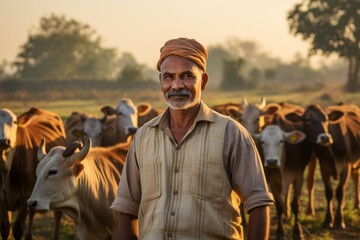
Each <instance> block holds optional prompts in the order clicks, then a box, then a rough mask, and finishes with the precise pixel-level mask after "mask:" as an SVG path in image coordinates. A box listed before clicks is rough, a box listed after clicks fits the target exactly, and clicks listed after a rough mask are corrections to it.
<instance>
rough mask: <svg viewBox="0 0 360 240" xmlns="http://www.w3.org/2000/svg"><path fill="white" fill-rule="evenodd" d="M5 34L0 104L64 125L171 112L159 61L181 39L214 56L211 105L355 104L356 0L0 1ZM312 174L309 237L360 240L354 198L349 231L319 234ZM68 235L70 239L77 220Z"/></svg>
mask: <svg viewBox="0 0 360 240" xmlns="http://www.w3.org/2000/svg"><path fill="white" fill-rule="evenodd" d="M0 34H1V41H0V108H4V107H6V108H9V109H11V110H12V111H14V113H16V114H20V113H22V112H24V111H27V110H28V109H29V108H30V107H41V108H45V109H48V110H51V111H55V112H57V113H58V114H60V115H61V117H62V118H63V120H64V121H65V120H66V119H67V117H68V116H69V115H70V114H71V112H73V111H79V112H87V113H92V114H95V115H99V116H100V115H101V112H100V108H101V107H102V106H104V105H113V106H115V105H116V104H117V103H118V101H119V100H120V99H121V98H123V97H128V98H131V99H132V100H133V101H134V102H135V103H136V104H140V103H142V102H147V103H150V104H151V105H153V106H154V107H156V108H162V109H164V108H165V107H166V105H165V103H164V101H163V97H162V95H161V93H160V91H159V85H158V72H157V70H156V63H157V60H158V57H159V50H160V48H161V46H163V44H164V43H165V42H166V41H167V40H169V39H171V38H178V37H188V38H195V39H196V40H198V41H199V42H201V43H202V44H204V45H205V47H206V48H207V49H208V52H209V57H208V62H207V64H208V67H207V68H208V73H209V76H210V80H209V82H208V86H207V89H206V90H205V91H204V95H203V99H204V100H205V102H207V103H208V105H210V106H211V105H216V104H222V103H226V102H236V103H240V102H241V99H242V98H243V97H246V98H247V100H248V101H249V102H252V103H259V102H260V98H261V97H266V99H267V101H268V102H290V103H295V104H299V105H302V106H304V107H305V106H306V105H308V104H313V103H317V104H321V105H331V104H338V103H349V104H355V105H357V106H359V104H360V93H359V90H360V85H359V78H360V74H359V72H360V1H359V0H337V1H332V0H252V1H245V0H226V1H208V0H207V1H206V0H196V1H193V0H192V1H191V0H183V1H169V0H152V1H139V0H131V1H130V0H122V1H118V0H105V1H96V0H76V1H73V0H61V1H57V0H15V1H14V0H1V1H0ZM317 174H318V175H317V182H318V184H317V185H316V197H317V199H316V210H317V212H316V216H307V215H305V213H302V215H300V218H301V222H302V224H303V227H304V229H305V230H304V231H305V232H306V239H358V237H359V234H360V228H359V226H360V225H359V222H360V217H359V212H358V210H356V209H353V208H352V207H351V206H352V205H353V204H352V202H351V201H350V203H349V207H347V208H346V210H345V217H346V221H347V227H348V228H347V230H346V231H341V230H334V231H331V232H330V231H328V230H326V229H323V228H322V227H321V223H322V221H323V218H324V213H325V208H326V206H325V195H324V189H323V184H322V182H321V177H320V173H319V172H318V173H317ZM349 184H350V185H351V184H352V182H350V183H349ZM348 189H350V190H348V192H347V195H350V196H349V197H348V198H350V199H351V200H352V199H353V196H352V193H351V191H352V190H353V187H351V186H349V187H348ZM306 194H307V193H306V189H304V198H305V197H306ZM305 202H306V201H305ZM347 206H348V205H347ZM304 208H305V205H302V209H304ZM272 211H274V209H272ZM300 212H304V211H303V210H300ZM272 216H274V215H272ZM37 218H38V220H41V221H37V222H35V223H34V224H35V225H36V227H35V230H34V236H36V238H35V239H49V238H50V236H51V235H52V229H51V227H52V222H51V221H50V223H49V221H48V219H49V218H50V217H49V218H47V217H44V215H40V216H38V217H37ZM274 221H275V220H274ZM289 221H290V224H288V225H287V226H288V227H287V229H286V231H287V237H289V236H291V227H290V225H292V224H293V223H291V221H293V220H291V219H290V220H289ZM273 225H274V226H273ZM273 225H272V235H271V236H272V239H273V236H274V234H273V233H274V231H275V228H274V227H275V224H273ZM61 231H62V232H61V234H62V239H72V238H73V225H72V223H71V221H68V222H66V221H65V223H64V225H63V226H62V230H61Z"/></svg>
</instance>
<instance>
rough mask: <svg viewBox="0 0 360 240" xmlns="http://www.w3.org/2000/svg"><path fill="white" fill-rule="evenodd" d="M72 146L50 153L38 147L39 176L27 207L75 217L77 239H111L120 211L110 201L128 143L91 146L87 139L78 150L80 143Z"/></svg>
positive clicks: (116, 185)
mask: <svg viewBox="0 0 360 240" xmlns="http://www.w3.org/2000/svg"><path fill="white" fill-rule="evenodd" d="M75 144H76V143H75ZM73 146H74V145H73ZM73 146H70V147H69V148H68V149H65V148H64V147H60V146H58V147H54V148H52V149H51V150H50V151H49V153H48V154H46V153H45V149H44V148H39V151H38V159H39V160H40V162H39V165H38V168H37V170H36V175H37V180H36V184H35V187H34V189H33V192H32V194H31V196H30V198H29V200H28V207H29V208H30V209H34V210H35V211H48V210H50V209H59V210H61V211H63V212H64V213H65V214H67V215H68V216H69V217H70V218H71V219H73V220H74V222H75V234H76V238H77V239H80V240H101V239H104V240H105V239H112V237H113V236H114V234H115V231H116V228H117V219H118V215H117V213H116V212H115V211H112V210H111V209H110V205H111V203H112V202H113V201H114V199H115V196H116V193H117V192H116V191H117V187H118V183H119V180H120V175H121V171H122V167H123V165H124V161H125V156H126V153H127V150H128V146H129V144H121V145H120V144H118V145H116V146H113V147H109V148H103V147H96V148H93V149H91V140H90V139H88V140H87V142H86V143H85V146H84V147H83V148H82V149H81V150H80V151H75V153H74V150H75V148H77V147H78V146H75V148H74V147H73ZM71 148H72V150H71ZM69 149H70V150H69Z"/></svg>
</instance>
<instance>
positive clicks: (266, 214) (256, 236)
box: [248, 206, 270, 240]
mask: <svg viewBox="0 0 360 240" xmlns="http://www.w3.org/2000/svg"><path fill="white" fill-rule="evenodd" d="M269 231H270V208H269V206H264V207H257V208H254V209H252V210H251V211H250V216H249V229H248V239H249V240H263V239H264V240H267V239H269Z"/></svg>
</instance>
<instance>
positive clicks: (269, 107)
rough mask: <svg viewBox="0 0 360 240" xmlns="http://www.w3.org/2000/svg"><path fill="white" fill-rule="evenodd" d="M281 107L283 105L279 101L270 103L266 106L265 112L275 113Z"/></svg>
mask: <svg viewBox="0 0 360 240" xmlns="http://www.w3.org/2000/svg"><path fill="white" fill-rule="evenodd" d="M280 109H281V106H280V105H279V104H277V103H269V104H268V105H267V106H266V108H265V114H269V115H273V114H275V113H276V112H277V111H279V110H280Z"/></svg>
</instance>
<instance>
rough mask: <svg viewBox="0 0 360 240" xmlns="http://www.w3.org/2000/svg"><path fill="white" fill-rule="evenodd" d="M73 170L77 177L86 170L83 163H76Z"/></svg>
mask: <svg viewBox="0 0 360 240" xmlns="http://www.w3.org/2000/svg"><path fill="white" fill-rule="evenodd" d="M72 170H73V173H74V175H75V176H76V177H77V176H79V174H80V173H81V172H82V170H84V165H82V164H81V163H76V164H75V165H74V166H73V168H72Z"/></svg>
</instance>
